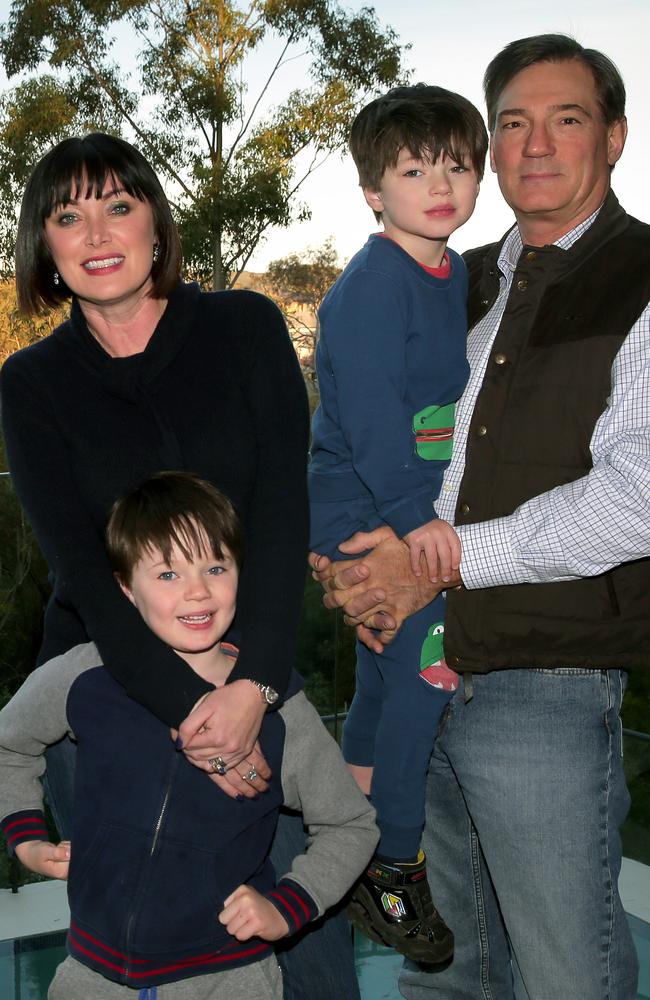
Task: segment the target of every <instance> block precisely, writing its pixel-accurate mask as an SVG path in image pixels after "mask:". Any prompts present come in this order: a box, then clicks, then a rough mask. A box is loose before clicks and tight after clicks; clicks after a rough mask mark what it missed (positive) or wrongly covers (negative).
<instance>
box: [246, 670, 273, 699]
mask: <svg viewBox="0 0 650 1000" xmlns="http://www.w3.org/2000/svg"><path fill="white" fill-rule="evenodd" d="M246 680H247V681H250V682H251V684H254V685H255V687H256V688H257V689H258V691H260V692H261V695H262V697H263V698H264V701H265V702H266V704H267V705H274V704H275V702H276V701H277V700H278V698H279V697H280V696H279V694H278V692H277V691H276V690H275V688H272V687H271V685H270V684H262V682H261V681H254V680H253V678H252V677H247V678H246Z"/></svg>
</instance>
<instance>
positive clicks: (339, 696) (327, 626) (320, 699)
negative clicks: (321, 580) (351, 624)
mask: <svg viewBox="0 0 650 1000" xmlns="http://www.w3.org/2000/svg"><path fill="white" fill-rule="evenodd" d="M354 667H355V653H354V632H353V631H352V629H350V628H346V627H345V626H344V625H343V624H341V621H340V617H339V612H336V614H334V613H333V612H332V611H326V609H325V608H324V607H323V591H322V588H321V586H320V584H317V583H315V582H314V581H313V580H312V579H311V577H308V578H307V581H306V584H305V595H304V600H303V608H302V617H301V620H300V628H299V630H298V655H297V658H296V669H297V670H298V672H299V673H300V674H301V675H302V677H303V678H304V680H305V690H306V692H307V695H308V697H309V699H310V701H311V702H312V704H313V705H315V706H316V708H317V710H318V711H319V712H320V713H321V715H329V714H331V713H333V712H335V711H339V712H340V711H344V710H346V709H347V708H348V707H349V705H350V702H351V701H352V695H353V694H354Z"/></svg>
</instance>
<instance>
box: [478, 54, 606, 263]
mask: <svg viewBox="0 0 650 1000" xmlns="http://www.w3.org/2000/svg"><path fill="white" fill-rule="evenodd" d="M496 111H497V118H496V125H495V128H494V133H493V136H492V142H491V148H490V163H491V166H492V169H493V170H494V171H496V173H497V175H498V179H499V186H500V188H501V192H502V194H503V197H504V198H505V200H506V201H507V202H508V204H509V205H510V207H511V208H512V209H513V211H514V213H515V215H516V217H517V221H518V223H519V225H520V228H521V230H522V235H523V237H524V241H525V242H537V243H538V244H540V243H553V242H554V241H555V240H557V239H559V237H560V236H562V235H564V234H565V233H567V232H569V230H571V229H573V228H574V227H575V226H576V225H578V223H580V222H582V221H583V220H584V219H586V218H588V217H589V216H590V215H591V214H592V213H593V212H595V211H596V209H597V208H598V207H599V206H600V205H601V204H602V202H603V200H604V199H605V196H606V194H607V191H608V189H609V179H610V166H612V165H613V164H614V163H616V161H617V160H618V158H619V157H620V155H621V153H622V151H623V146H624V144H625V136H626V124H625V119H623V120H621V121H618V122H615V123H614V124H613V125H605V123H604V121H603V117H602V112H601V110H600V107H599V105H598V97H597V93H596V84H595V81H594V78H593V74H592V72H591V70H590V69H589V67H588V66H586V65H585V64H584V63H583V62H581V61H580V60H577V59H572V60H567V61H564V62H541V63H536V64H535V65H534V66H529V67H528V68H527V69H524V70H522V71H521V72H520V73H517V75H516V76H514V77H513V78H512V80H511V81H510V82H509V83H508V84H507V85H506V87H505V88H504V90H503V92H502V94H501V96H500V98H499V101H498V105H497V109H496Z"/></svg>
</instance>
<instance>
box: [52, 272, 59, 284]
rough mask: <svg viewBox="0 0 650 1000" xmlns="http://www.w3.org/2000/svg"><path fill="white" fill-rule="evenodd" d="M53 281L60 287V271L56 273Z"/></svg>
mask: <svg viewBox="0 0 650 1000" xmlns="http://www.w3.org/2000/svg"><path fill="white" fill-rule="evenodd" d="M52 280H53V281H54V284H55V285H58V283H59V272H58V271H55V272H54V277H53V279H52Z"/></svg>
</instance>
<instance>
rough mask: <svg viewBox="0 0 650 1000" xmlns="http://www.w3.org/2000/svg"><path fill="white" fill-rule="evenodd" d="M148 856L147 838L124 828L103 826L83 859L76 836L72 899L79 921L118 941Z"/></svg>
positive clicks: (71, 887)
mask: <svg viewBox="0 0 650 1000" xmlns="http://www.w3.org/2000/svg"><path fill="white" fill-rule="evenodd" d="M145 857H146V840H145V838H144V836H143V835H142V834H139V833H138V832H137V831H134V830H131V829H126V828H124V827H119V826H114V825H111V824H108V823H103V824H100V825H99V826H98V827H97V830H96V831H95V834H94V836H93V837H92V838H91V840H90V842H89V844H88V847H87V849H86V850H85V851H84V852H83V854H82V855H81V856H80V855H79V854H78V853H75V844H74V837H73V840H72V850H71V862H70V876H69V880H68V896H69V899H70V909H71V910H72V913H73V914H74V916H75V918H76V919H77V920H78V921H80V922H82V923H83V924H85V925H86V926H87V927H92V928H94V929H95V930H96V931H97V933H98V934H100V935H102V936H106V935H108V936H109V937H110V938H111V939H112V940H115V934H116V932H119V930H120V929H122V928H123V926H124V921H125V918H126V917H127V915H128V913H129V911H130V909H131V907H132V905H133V899H134V894H135V892H136V891H137V886H138V879H139V874H140V872H141V871H142V866H143V861H144V859H145Z"/></svg>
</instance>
